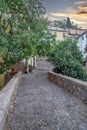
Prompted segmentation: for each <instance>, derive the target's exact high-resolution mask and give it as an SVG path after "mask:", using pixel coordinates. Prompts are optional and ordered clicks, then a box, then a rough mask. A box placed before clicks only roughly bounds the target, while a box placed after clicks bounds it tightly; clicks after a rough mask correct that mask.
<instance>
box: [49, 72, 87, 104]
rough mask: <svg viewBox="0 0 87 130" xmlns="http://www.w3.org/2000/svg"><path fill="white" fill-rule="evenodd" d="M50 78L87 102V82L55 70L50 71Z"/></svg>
mask: <svg viewBox="0 0 87 130" xmlns="http://www.w3.org/2000/svg"><path fill="white" fill-rule="evenodd" d="M48 79H49V80H50V81H52V82H53V83H55V84H57V85H58V86H59V87H62V88H63V89H65V90H66V91H68V92H69V93H71V94H73V95H75V96H76V97H77V98H79V99H80V100H82V101H83V102H84V103H85V104H87V82H84V81H81V80H78V79H75V78H71V77H68V76H65V75H62V74H57V73H55V72H52V71H49V72H48Z"/></svg>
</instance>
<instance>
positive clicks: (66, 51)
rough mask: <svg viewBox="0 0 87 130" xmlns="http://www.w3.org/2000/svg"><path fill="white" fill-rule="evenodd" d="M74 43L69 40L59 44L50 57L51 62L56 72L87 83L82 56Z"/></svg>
mask: <svg viewBox="0 0 87 130" xmlns="http://www.w3.org/2000/svg"><path fill="white" fill-rule="evenodd" d="M70 41H71V42H70ZM74 41H76V40H74V39H72V40H71V39H67V40H65V41H63V42H61V43H59V44H58V45H57V46H56V48H55V51H53V52H52V53H51V54H50V55H49V60H50V61H51V62H52V63H53V64H54V66H55V68H54V71H55V72H57V73H61V74H64V75H67V76H70V77H73V78H77V79H81V80H84V81H87V74H86V72H85V70H84V69H83V67H82V65H81V61H82V58H81V57H82V55H81V53H80V51H79V50H78V47H77V45H76V43H75V42H74ZM72 44H73V45H72Z"/></svg>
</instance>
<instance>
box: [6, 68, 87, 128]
mask: <svg viewBox="0 0 87 130" xmlns="http://www.w3.org/2000/svg"><path fill="white" fill-rule="evenodd" d="M9 118H10V120H11V122H10V123H7V126H6V130H87V106H86V105H85V104H83V103H82V102H81V101H80V100H79V99H77V98H76V97H74V96H73V95H71V94H69V93H67V92H66V91H64V90H63V89H62V88H60V87H58V86H57V85H55V84H53V83H51V82H50V81H48V79H47V72H46V71H39V70H34V71H33V72H32V73H31V74H30V73H29V74H27V75H23V77H22V80H21V83H20V86H19V89H18V94H17V97H16V104H15V106H14V108H13V111H12V113H11V115H9Z"/></svg>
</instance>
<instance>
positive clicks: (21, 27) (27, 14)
mask: <svg viewBox="0 0 87 130" xmlns="http://www.w3.org/2000/svg"><path fill="white" fill-rule="evenodd" d="M2 5H3V6H2ZM44 13H45V9H44V7H43V2H42V0H41V1H40V0H35V1H34V0H1V1H0V56H1V57H2V61H0V73H3V72H4V71H6V70H8V69H10V68H11V66H12V65H13V64H15V63H16V62H18V61H21V60H22V59H23V58H26V59H28V58H29V57H30V56H31V55H33V56H34V55H35V54H36V52H37V51H36V49H37V48H36V47H37V45H38V43H39V41H40V39H41V38H42V37H43V35H44V34H43V33H42V32H43V30H44V29H45V28H46V21H45V20H44V18H43V15H44Z"/></svg>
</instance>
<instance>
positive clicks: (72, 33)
mask: <svg viewBox="0 0 87 130" xmlns="http://www.w3.org/2000/svg"><path fill="white" fill-rule="evenodd" d="M65 30H66V31H67V36H68V37H72V36H77V37H78V36H79V35H81V34H82V33H84V32H85V31H86V30H84V29H69V28H67V29H65Z"/></svg>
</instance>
